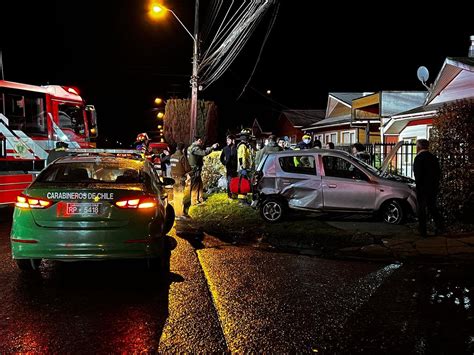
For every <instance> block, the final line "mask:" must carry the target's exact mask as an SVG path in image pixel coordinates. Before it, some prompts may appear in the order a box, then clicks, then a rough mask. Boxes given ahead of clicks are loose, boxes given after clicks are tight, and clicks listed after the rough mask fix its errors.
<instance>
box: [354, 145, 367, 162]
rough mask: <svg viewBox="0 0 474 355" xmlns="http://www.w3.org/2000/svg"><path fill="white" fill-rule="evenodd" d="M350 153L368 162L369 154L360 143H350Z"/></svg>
mask: <svg viewBox="0 0 474 355" xmlns="http://www.w3.org/2000/svg"><path fill="white" fill-rule="evenodd" d="M351 149H352V155H353V156H355V157H356V158H357V159H359V160H362V161H363V162H364V163H367V164H370V154H369V153H367V151H366V150H365V147H364V146H363V145H362V144H361V143H354V144H353V145H352V148H351Z"/></svg>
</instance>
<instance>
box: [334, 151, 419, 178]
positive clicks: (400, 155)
mask: <svg viewBox="0 0 474 355" xmlns="http://www.w3.org/2000/svg"><path fill="white" fill-rule="evenodd" d="M364 146H365V150H366V151H367V152H368V153H369V154H370V165H372V166H373V167H375V168H380V167H381V166H382V164H383V162H384V160H385V159H386V158H387V156H388V155H389V154H390V153H391V151H392V150H393V149H394V148H395V146H396V144H395V143H373V144H364ZM336 149H340V150H345V151H347V152H349V153H350V152H351V146H350V145H341V146H336ZM415 156H416V144H414V143H403V144H402V145H401V146H400V147H399V148H398V150H397V152H396V153H395V155H394V156H393V158H392V159H391V162H390V163H389V168H388V171H389V172H392V173H396V174H399V175H402V176H408V177H410V178H414V174H413V161H414V160H415Z"/></svg>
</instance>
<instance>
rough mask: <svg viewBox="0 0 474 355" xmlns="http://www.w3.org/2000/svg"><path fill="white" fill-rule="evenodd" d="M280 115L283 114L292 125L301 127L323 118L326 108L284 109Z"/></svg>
mask: <svg viewBox="0 0 474 355" xmlns="http://www.w3.org/2000/svg"><path fill="white" fill-rule="evenodd" d="M281 116H285V117H286V118H287V119H288V121H290V123H291V124H292V125H293V127H295V128H302V127H308V126H311V125H312V124H314V123H316V122H319V121H321V120H323V119H324V117H325V116H326V110H285V111H282V113H281V115H280V117H281Z"/></svg>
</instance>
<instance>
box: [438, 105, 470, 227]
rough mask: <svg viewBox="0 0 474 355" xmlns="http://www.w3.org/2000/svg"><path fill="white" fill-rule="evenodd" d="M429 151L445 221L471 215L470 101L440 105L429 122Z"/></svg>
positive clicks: (452, 220) (461, 218)
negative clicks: (437, 164)
mask: <svg viewBox="0 0 474 355" xmlns="http://www.w3.org/2000/svg"><path fill="white" fill-rule="evenodd" d="M431 148H432V150H433V153H434V154H436V155H437V156H438V159H439V162H440V165H441V171H442V177H441V183H440V195H439V202H440V207H441V212H442V213H443V215H444V217H445V219H446V220H447V222H450V223H452V222H455V221H460V222H470V223H472V221H468V219H469V218H472V216H473V215H474V101H473V100H461V101H456V102H455V103H453V104H449V105H444V106H443V107H441V108H440V109H439V110H438V113H437V115H436V117H435V118H434V119H433V129H432V133H431Z"/></svg>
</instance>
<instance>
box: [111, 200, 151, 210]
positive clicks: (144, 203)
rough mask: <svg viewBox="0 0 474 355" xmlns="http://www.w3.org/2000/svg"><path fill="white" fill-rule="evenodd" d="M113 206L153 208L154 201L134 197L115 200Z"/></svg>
mask: <svg viewBox="0 0 474 355" xmlns="http://www.w3.org/2000/svg"><path fill="white" fill-rule="evenodd" d="M115 206H117V207H120V208H154V207H156V201H155V200H153V199H151V198H149V197H145V198H143V197H142V198H134V199H129V200H120V201H117V202H115Z"/></svg>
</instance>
